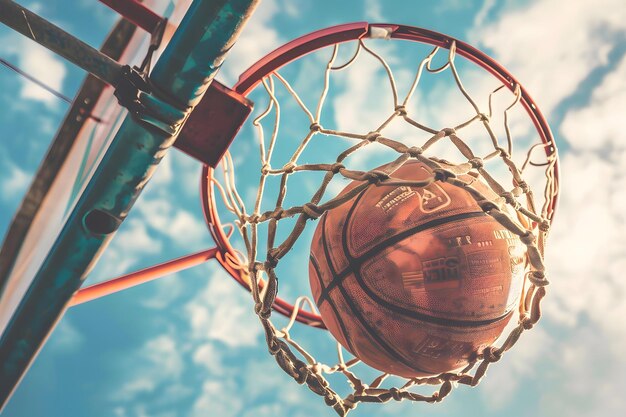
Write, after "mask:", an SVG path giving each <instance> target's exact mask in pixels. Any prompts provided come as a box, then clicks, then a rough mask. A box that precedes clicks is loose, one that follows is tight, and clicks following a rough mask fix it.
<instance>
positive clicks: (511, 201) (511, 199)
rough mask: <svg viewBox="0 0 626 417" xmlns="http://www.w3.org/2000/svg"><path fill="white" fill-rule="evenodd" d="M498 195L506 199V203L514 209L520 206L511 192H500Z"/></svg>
mask: <svg viewBox="0 0 626 417" xmlns="http://www.w3.org/2000/svg"><path fill="white" fill-rule="evenodd" d="M500 197H502V198H504V201H506V203H507V204H508V205H510V206H512V207H513V208H514V209H515V210H517V209H519V208H520V207H521V204H520V203H519V202H518V201H517V200H516V199H515V197H514V196H513V193H509V192H506V191H505V192H503V193H502V194H500Z"/></svg>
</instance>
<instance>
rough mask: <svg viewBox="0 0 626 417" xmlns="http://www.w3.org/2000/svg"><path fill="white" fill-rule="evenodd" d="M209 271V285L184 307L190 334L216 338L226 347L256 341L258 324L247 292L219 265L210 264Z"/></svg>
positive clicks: (256, 342) (254, 343)
mask: <svg viewBox="0 0 626 417" xmlns="http://www.w3.org/2000/svg"><path fill="white" fill-rule="evenodd" d="M211 271H212V272H211V281H210V282H209V285H208V286H207V287H206V288H205V289H204V290H203V291H202V292H201V293H199V294H198V295H197V296H196V297H195V298H194V299H193V300H192V301H191V302H189V303H188V304H187V306H186V307H185V310H186V311H187V313H188V314H189V316H190V318H191V319H190V320H191V321H190V325H191V331H192V336H193V338H194V339H195V340H197V341H207V340H215V341H220V342H222V343H224V344H226V345H228V346H229V347H242V346H253V345H256V344H258V340H259V336H260V334H261V326H260V325H259V323H258V320H256V316H255V315H254V311H253V302H252V299H251V297H250V295H249V294H248V292H246V291H245V290H244V289H242V288H241V287H239V286H238V284H236V283H234V282H233V279H232V278H231V277H230V276H229V275H228V274H227V273H226V272H225V271H224V270H222V269H221V267H218V266H213V265H212V266H211ZM205 349H206V348H205ZM205 353H206V352H205ZM199 355H201V356H202V354H201V353H200V354H199ZM199 358H200V357H199Z"/></svg>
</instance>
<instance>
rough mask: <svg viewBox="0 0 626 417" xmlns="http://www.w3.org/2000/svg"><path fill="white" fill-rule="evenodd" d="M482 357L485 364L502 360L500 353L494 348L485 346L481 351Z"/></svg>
mask: <svg viewBox="0 0 626 417" xmlns="http://www.w3.org/2000/svg"><path fill="white" fill-rule="evenodd" d="M483 357H484V359H485V361H486V362H490V363H494V362H498V361H499V360H500V359H501V358H502V352H501V351H500V350H499V349H497V348H496V347H494V346H487V347H486V348H485V349H484V350H483Z"/></svg>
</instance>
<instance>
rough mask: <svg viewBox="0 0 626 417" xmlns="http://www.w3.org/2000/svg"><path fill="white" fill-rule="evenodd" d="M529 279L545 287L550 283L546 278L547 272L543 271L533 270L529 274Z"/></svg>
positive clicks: (535, 284) (537, 285) (536, 284)
mask: <svg viewBox="0 0 626 417" xmlns="http://www.w3.org/2000/svg"><path fill="white" fill-rule="evenodd" d="M528 280H529V281H530V282H531V283H532V284H533V285H534V286H536V287H545V286H546V285H548V284H549V281H548V280H547V279H546V274H544V273H543V272H542V271H531V272H530V273H529V274H528Z"/></svg>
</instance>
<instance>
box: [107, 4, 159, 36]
mask: <svg viewBox="0 0 626 417" xmlns="http://www.w3.org/2000/svg"><path fill="white" fill-rule="evenodd" d="M100 3H103V4H106V5H107V6H109V7H110V8H111V9H113V10H115V11H116V12H117V13H119V14H120V15H121V16H122V17H124V18H125V19H126V20H128V21H129V22H131V23H133V24H135V25H136V26H137V27H140V28H142V29H143V30H145V31H146V32H148V33H154V31H155V29H156V28H157V26H158V25H159V24H160V23H161V22H162V21H163V20H164V19H163V18H162V17H161V16H159V15H158V14H156V13H154V12H153V11H152V10H150V9H148V8H147V7H146V6H144V5H143V4H141V3H139V2H138V1H137V0H100Z"/></svg>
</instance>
